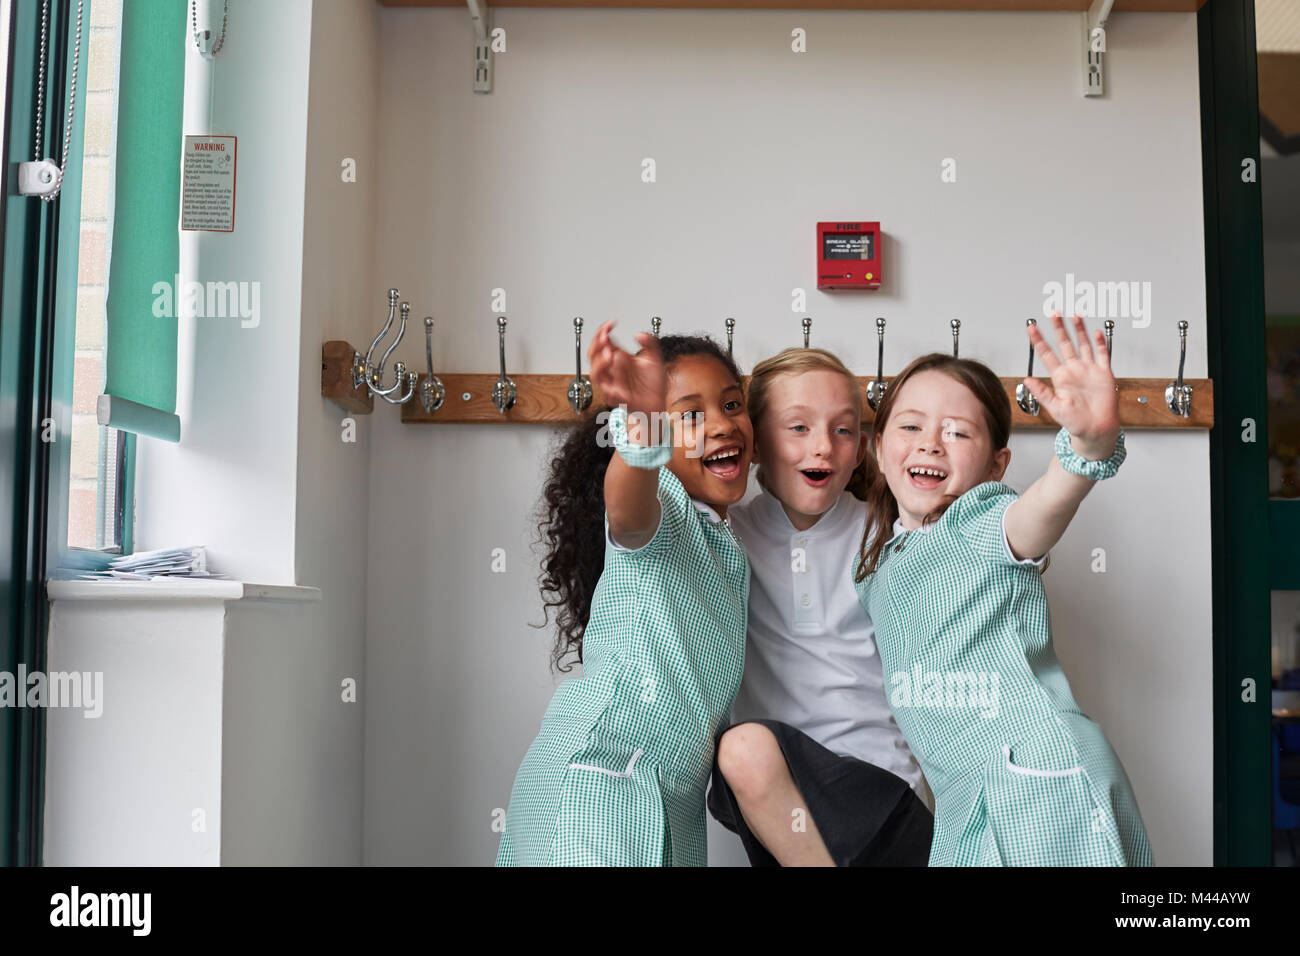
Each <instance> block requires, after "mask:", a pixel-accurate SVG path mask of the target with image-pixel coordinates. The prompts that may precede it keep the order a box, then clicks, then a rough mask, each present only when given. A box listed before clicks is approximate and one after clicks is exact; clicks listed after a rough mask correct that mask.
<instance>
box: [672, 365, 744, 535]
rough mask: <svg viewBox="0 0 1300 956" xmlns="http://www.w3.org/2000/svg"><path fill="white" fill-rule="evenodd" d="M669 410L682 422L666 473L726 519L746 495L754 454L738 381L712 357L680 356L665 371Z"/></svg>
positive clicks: (687, 491) (742, 394)
mask: <svg viewBox="0 0 1300 956" xmlns="http://www.w3.org/2000/svg"><path fill="white" fill-rule="evenodd" d="M668 412H669V414H670V415H672V416H673V421H674V423H677V422H679V421H680V423H681V426H680V427H681V436H680V438H674V440H673V457H672V461H670V462H669V463H668V470H669V471H671V472H672V473H673V474H674V475H676V476H677V479H678V480H679V481H680V482H681V483H682V487H683V488H685V489H686V493H687V494H688V495H690V496H691V497H692V498H695V499H697V500H699V501H703V502H704V503H705V504H707V505H709V506H711V507H712V508H713V510H715V511H716V512H718V514H719V515H721V516H722V517H724V518H725V517H726V516H727V507H728V506H729V505H733V504H735V503H736V502H737V501H739V500H740V499H741V498H743V497H744V496H745V488H746V486H747V485H748V483H749V464H750V458H751V456H752V455H753V452H754V428H753V426H752V425H751V424H750V421H749V412H748V410H747V409H746V408H745V396H744V393H743V392H741V390H740V383H739V382H737V381H736V380H735V378H733V377H732V375H731V372H729V371H728V370H727V368H726V366H725V365H723V364H722V363H721V362H719V361H718V360H717V359H715V358H713V357H712V356H709V355H683V356H682V357H680V358H678V359H675V360H674V361H673V363H672V364H671V365H670V366H669V368H668ZM678 416H680V418H679V417H678Z"/></svg>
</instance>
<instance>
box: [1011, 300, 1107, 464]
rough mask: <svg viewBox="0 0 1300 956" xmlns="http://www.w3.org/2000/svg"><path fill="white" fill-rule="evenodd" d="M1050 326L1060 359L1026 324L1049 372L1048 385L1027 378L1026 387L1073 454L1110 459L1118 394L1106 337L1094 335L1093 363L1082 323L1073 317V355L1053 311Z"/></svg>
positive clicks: (1033, 326) (1037, 333) (1063, 326)
mask: <svg viewBox="0 0 1300 956" xmlns="http://www.w3.org/2000/svg"><path fill="white" fill-rule="evenodd" d="M1052 322H1053V324H1054V325H1055V326H1056V338H1057V343H1058V346H1059V347H1060V349H1061V357H1060V359H1057V357H1056V354H1055V353H1054V352H1053V351H1052V347H1051V346H1050V345H1048V344H1047V341H1046V339H1044V338H1043V333H1042V332H1040V331H1039V330H1038V326H1037V325H1031V326H1028V330H1029V341H1030V342H1032V343H1033V346H1034V349H1035V350H1036V351H1037V352H1038V356H1039V358H1041V359H1042V362H1043V364H1044V365H1046V366H1047V371H1048V372H1050V373H1051V376H1052V384H1051V385H1047V384H1045V383H1043V382H1040V381H1039V380H1038V379H1036V378H1034V377H1033V376H1030V377H1028V378H1026V379H1025V387H1026V388H1028V389H1029V392H1030V394H1031V395H1033V396H1034V398H1036V399H1038V401H1039V402H1041V403H1042V405H1043V407H1044V408H1046V409H1047V411H1048V413H1049V414H1050V415H1051V416H1052V417H1053V418H1055V419H1056V420H1057V421H1058V422H1060V423H1061V427H1063V428H1064V429H1065V430H1066V431H1068V432H1069V433H1070V444H1071V445H1072V446H1073V447H1074V450H1075V452H1076V454H1078V455H1081V456H1082V457H1084V458H1087V459H1089V460H1091V461H1098V460H1101V459H1103V458H1109V457H1110V456H1111V455H1112V454H1113V453H1114V451H1115V440H1116V439H1117V438H1118V437H1119V393H1118V390H1117V388H1116V386H1115V376H1114V375H1112V374H1111V371H1110V353H1109V352H1108V351H1107V350H1106V337H1105V335H1104V334H1102V332H1101V330H1100V329H1099V330H1097V331H1096V333H1095V335H1096V343H1097V357H1096V358H1095V359H1094V358H1093V352H1092V347H1091V346H1090V345H1089V344H1088V330H1087V328H1086V327H1085V326H1084V324H1083V319H1081V318H1079V316H1077V315H1076V316H1075V317H1074V328H1075V331H1076V332H1078V335H1079V351H1078V353H1077V354H1076V352H1075V350H1074V345H1073V344H1072V343H1071V342H1070V334H1069V333H1068V332H1066V330H1065V320H1063V319H1062V318H1061V316H1060V313H1058V312H1053V313H1052Z"/></svg>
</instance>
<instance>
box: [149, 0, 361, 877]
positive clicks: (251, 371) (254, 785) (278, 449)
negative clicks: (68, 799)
mask: <svg viewBox="0 0 1300 956" xmlns="http://www.w3.org/2000/svg"><path fill="white" fill-rule="evenodd" d="M378 18H379V12H378V7H377V6H376V5H375V4H373V3H371V2H368V0H353V2H349V3H338V2H329V3H312V2H311V0H290V2H277V3H274V4H269V3H255V2H250V0H233V2H232V3H231V5H230V24H231V26H230V30H229V33H228V36H227V40H226V43H225V47H224V49H223V50H222V51H221V53H220V55H219V56H218V57H217V59H216V61H215V64H208V63H207V62H206V61H203V60H202V59H201V58H199V57H198V56H197V54H196V53H194V52H193V51H192V50H191V52H190V54H189V61H188V64H187V70H188V76H187V105H186V127H185V130H186V132H187V133H196V132H209V131H210V132H212V133H214V134H234V135H237V136H238V137H239V152H238V157H239V168H238V180H237V194H236V203H237V207H236V218H235V232H234V233H232V234H230V235H223V234H218V233H199V234H189V233H183V234H182V235H183V236H185V237H186V238H185V239H184V240H183V246H182V249H183V253H182V258H183V260H184V261H186V262H188V263H190V264H191V268H192V270H193V275H194V277H196V278H198V279H200V280H209V279H211V280H216V281H257V282H260V283H261V316H260V322H259V323H258V325H257V326H255V327H249V328H244V327H242V326H241V323H240V320H239V319H235V318H232V319H196V320H190V321H189V322H184V323H182V337H181V356H180V367H181V375H180V381H181V385H180V393H181V394H180V397H179V400H178V414H180V416H181V442H180V444H178V445H171V444H168V443H166V442H156V441H152V440H149V439H140V442H139V447H140V458H139V460H140V464H139V471H138V475H139V481H138V487H137V525H136V529H137V539H136V542H137V548H138V549H147V548H155V547H164V546H170V545H178V544H190V543H195V544H199V543H201V544H206V545H208V547H209V554H210V559H211V561H212V564H213V566H214V567H215V568H216V569H217V570H219V571H222V572H225V573H227V574H229V575H231V576H232V577H234V578H236V579H240V580H244V581H251V582H255V583H259V584H302V585H308V586H313V587H318V588H320V589H321V599H320V602H319V603H314V604H305V605H302V604H298V605H283V606H281V605H276V604H271V605H261V606H258V607H257V608H255V609H254V608H249V607H246V606H243V605H240V604H238V603H234V604H232V605H231V609H230V611H229V614H230V628H229V634H228V640H227V641H226V644H225V654H226V656H225V662H226V667H227V671H228V675H229V676H228V680H227V681H226V684H225V686H224V700H225V713H226V717H227V720H228V721H229V724H228V727H227V734H226V737H225V739H224V741H223V759H224V777H223V779H222V782H221V783H222V789H223V793H224V795H225V799H226V801H227V804H228V807H227V812H226V835H225V839H224V843H223V845H222V852H221V860H222V862H223V863H227V864H229V863H236V864H249V863H257V864H262V863H276V864H287V863H294V864H333V865H338V864H359V863H360V862H361V858H362V851H361V819H362V818H361V812H362V811H361V801H362V786H361V778H362V771H363V763H362V761H363V757H362V726H363V723H364V714H363V710H362V708H363V707H364V697H361V698H360V699H358V700H356V701H355V702H348V701H345V700H344V699H343V682H344V681H347V680H351V681H354V682H355V683H356V684H357V685H358V687H359V686H360V684H361V681H362V680H363V676H364V635H365V587H366V549H365V541H366V524H367V496H368V491H367V485H368V474H369V438H368V434H369V426H368V421H369V420H368V419H366V418H364V417H360V418H358V420H357V422H358V427H357V440H356V441H355V442H354V443H347V444H345V443H344V442H343V441H341V440H340V436H341V429H340V421H341V419H342V418H343V417H344V416H343V414H342V412H341V411H340V410H339V409H338V408H337V407H336V406H334V405H332V404H330V403H328V402H326V401H325V400H324V399H322V398H321V395H320V357H321V344H322V343H323V342H324V341H326V340H329V339H347V340H351V341H357V342H359V341H360V339H361V338H362V336H363V335H365V336H369V335H373V330H372V326H373V325H374V322H375V316H377V315H378V314H379V308H378V306H379V303H380V301H381V300H382V299H383V295H382V290H379V289H378V288H377V286H376V283H375V282H374V281H373V280H372V277H371V266H372V262H371V256H370V251H369V250H370V248H371V245H372V242H373V235H374V230H375V220H374V217H375V193H376V179H377V171H378V164H377V162H376V155H375V152H376V129H375V122H376V114H377V95H378V68H379V64H378V46H377V45H378V37H377V31H378ZM309 78H310V79H309ZM209 99H210V101H211V104H212V105H211V123H210V125H209V123H208V120H207V104H208V102H209ZM345 156H347V157H352V158H354V159H356V160H357V162H358V165H359V167H360V169H361V170H362V174H361V175H360V176H359V178H358V182H356V183H343V182H342V180H341V178H340V175H339V169H340V167H339V163H340V160H341V159H342V158H343V157H345Z"/></svg>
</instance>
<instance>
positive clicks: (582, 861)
mask: <svg viewBox="0 0 1300 956" xmlns="http://www.w3.org/2000/svg"><path fill="white" fill-rule="evenodd" d="M659 504H660V512H661V518H660V522H659V528H658V530H657V531H656V532H655V535H654V537H653V538H652V539H651V540H650V541H649V542H648V543H647V544H646V545H645V546H644V547H642V548H639V549H637V550H635V551H620V550H618V549H617V548H614V547H613V546H612V545H610V544H609V543H608V541H607V542H606V545H605V569H604V572H603V573H602V575H601V578H600V583H599V584H598V585H597V586H596V592H595V595H594V596H593V598H592V606H591V616H590V619H589V621H588V624H587V629H586V632H585V634H584V637H583V660H584V667H583V675H582V676H581V677H577V678H570V679H568V680H566V681H564V682H563V683H562V684H561V685H560V686H559V687H558V688H557V689H556V692H555V696H554V697H552V698H551V703H550V705H549V706H548V707H547V709H546V714H545V716H544V717H543V718H542V727H541V731H540V732H539V733H538V735H537V738H536V739H535V740H534V741H533V743H532V745H531V746H530V747H529V748H528V752H527V753H526V754H525V755H524V759H523V763H522V765H521V766H520V768H519V772H518V774H517V775H516V776H515V783H514V789H513V790H512V792H511V794H510V805H509V807H508V809H507V810H506V824H505V831H504V832H503V833H502V836H501V843H500V846H499V848H498V852H497V861H496V862H497V865H498V866H595V865H608V866H704V865H706V864H707V863H708V847H707V842H706V838H705V808H704V795H705V789H706V787H707V786H708V780H709V775H710V772H711V770H712V767H713V745H714V739H715V737H716V735H717V733H718V731H719V730H721V729H722V727H723V726H724V725H725V723H726V721H727V718H728V714H729V712H730V710H731V703H732V701H733V699H734V698H735V696H736V691H737V690H738V689H739V687H740V677H741V671H742V669H743V667H744V663H745V623H746V612H747V605H748V601H749V562H748V561H747V559H746V557H745V553H744V551H743V550H741V547H740V545H739V543H737V541H736V539H735V537H734V536H733V535H732V533H731V530H730V529H729V528H728V527H727V525H726V524H725V523H724V522H721V521H717V522H715V521H713V520H711V519H710V518H709V517H708V516H707V515H705V514H703V513H701V512H700V511H699V510H698V509H696V507H695V506H694V505H693V504H692V503H691V500H690V498H689V496H688V495H687V494H686V489H685V488H683V487H682V484H681V482H680V481H679V480H678V478H677V476H676V475H674V474H673V473H672V472H671V471H669V470H668V469H667V468H660V469H659Z"/></svg>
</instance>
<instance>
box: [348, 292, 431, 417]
mask: <svg viewBox="0 0 1300 956" xmlns="http://www.w3.org/2000/svg"><path fill="white" fill-rule="evenodd" d="M398 294H399V293H398V291H397V290H396V289H389V290H388V321H387V322H385V323H384V327H383V328H382V329H380V331H379V334H378V335H377V336H375V340H374V341H373V342H371V343H370V350H369V351H368V352H366V354H365V357H364V360H363V358H362V355H361V353H360V352H354V353H353V357H352V387H353V388H360V387H361V386H362V385H363V384H364V385H365V386H366V387H367V388H368V389H370V391H371V392H372V393H373V394H375V395H378V396H379V397H380V398H382V399H383V400H384V401H386V402H388V403H389V404H390V405H404V404H405V403H407V402H409V401H410V400H411V396H413V395H414V394H415V386H416V384H417V383H418V382H419V380H420V376H419V373H417V372H411V373H409V374H408V373H407V371H406V363H405V362H397V363H396V364H394V366H393V370H394V371H395V372H396V373H397V375H396V380H395V381H394V382H393V384H392V385H390V386H388V387H387V388H384V387H383V386H384V366H386V365H387V364H388V358H389V356H391V355H392V354H393V350H394V349H396V348H397V346H398V344H399V343H400V342H401V341H402V336H404V335H405V334H406V320H407V317H408V316H410V314H411V304H410V303H409V302H403V303H402V308H401V315H402V320H401V326H400V327H399V328H398V330H397V338H395V339H393V344H392V345H390V346H389V347H388V351H387V352H385V353H384V357H383V358H382V359H381V360H380V362H379V364H378V365H375V364H374V357H375V349H377V348H379V343H380V342H381V341H383V338H384V336H385V335H387V334H388V331H389V329H391V328H392V327H393V315H394V313H395V312H396V311H397V297H398ZM394 393H397V396H398V397H396V398H391V397H390V396H392V395H393V394H394Z"/></svg>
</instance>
